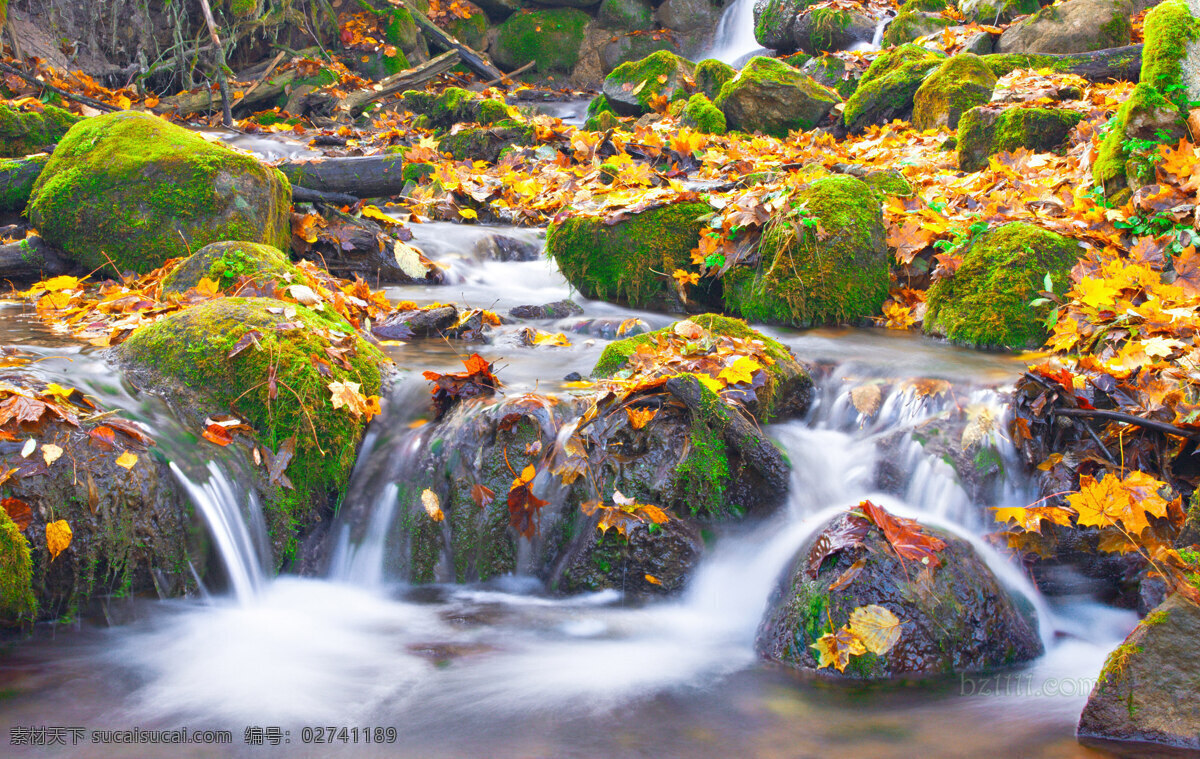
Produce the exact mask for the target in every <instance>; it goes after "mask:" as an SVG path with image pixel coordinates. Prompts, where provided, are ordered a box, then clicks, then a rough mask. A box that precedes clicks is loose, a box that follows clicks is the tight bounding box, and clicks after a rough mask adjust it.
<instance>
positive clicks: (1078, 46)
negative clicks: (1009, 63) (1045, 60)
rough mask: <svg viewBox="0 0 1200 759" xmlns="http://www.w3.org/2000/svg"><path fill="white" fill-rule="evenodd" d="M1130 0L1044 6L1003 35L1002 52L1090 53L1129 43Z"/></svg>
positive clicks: (1077, 0) (1072, 1)
mask: <svg viewBox="0 0 1200 759" xmlns="http://www.w3.org/2000/svg"><path fill="white" fill-rule="evenodd" d="M1132 15H1133V13H1132V7H1131V6H1130V4H1129V0H1067V1H1066V2H1064V3H1062V4H1060V5H1053V6H1049V7H1047V8H1043V9H1042V10H1040V11H1038V12H1037V14H1036V15H1034V16H1031V17H1029V18H1027V19H1025V20H1024V21H1021V22H1018V23H1016V24H1013V25H1012V26H1010V27H1009V28H1008V29H1006V30H1005V32H1004V34H1002V35H1000V41H999V43H997V46H996V52H998V53H1053V54H1056V55H1062V54H1066V53H1088V52H1091V51H1093V50H1103V49H1105V48H1112V47H1122V46H1123V45H1128V44H1129V40H1130V32H1131V29H1132V27H1131V26H1130V23H1129V18H1130V16H1132Z"/></svg>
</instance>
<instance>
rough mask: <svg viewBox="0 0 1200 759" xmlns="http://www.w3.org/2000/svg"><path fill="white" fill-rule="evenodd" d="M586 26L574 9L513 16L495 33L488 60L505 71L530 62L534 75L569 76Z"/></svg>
mask: <svg viewBox="0 0 1200 759" xmlns="http://www.w3.org/2000/svg"><path fill="white" fill-rule="evenodd" d="M588 4H589V5H593V4H594V3H588ZM590 22H591V17H590V16H588V15H587V14H586V13H584V12H583V11H581V10H576V9H574V8H558V9H554V10H535V11H522V12H520V13H515V14H513V15H512V16H509V18H508V20H507V21H505V22H504V23H502V24H500V26H499V27H498V28H497V29H496V37H495V39H494V40H493V41H492V47H491V53H492V59H493V60H494V61H495V62H496V63H497V64H499V65H500V66H503V67H504V68H506V69H509V70H511V69H515V68H519V67H521V66H524V65H525V64H527V63H529V62H531V61H532V62H533V63H535V64H536V65H537V70H538V73H542V74H546V73H551V72H562V73H566V72H569V71H570V70H571V69H573V68H574V67H575V64H576V63H578V62H579V58H580V51H581V49H582V46H583V41H584V38H585V37H586V36H587V30H588V25H589V23H590Z"/></svg>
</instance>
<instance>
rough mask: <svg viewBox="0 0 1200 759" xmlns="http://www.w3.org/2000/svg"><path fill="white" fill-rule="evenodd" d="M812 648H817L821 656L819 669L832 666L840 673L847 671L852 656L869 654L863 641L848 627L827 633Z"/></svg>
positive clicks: (818, 662)
mask: <svg viewBox="0 0 1200 759" xmlns="http://www.w3.org/2000/svg"><path fill="white" fill-rule="evenodd" d="M810 648H815V649H816V650H817V653H818V654H819V657H818V660H817V669H823V668H825V667H828V666H829V665H831V664H832V665H833V666H834V667H835V668H837V671H838V672H845V671H846V665H847V664H849V663H850V657H851V656H856V655H860V654H865V653H866V652H867V647H866V646H864V645H863V642H862V639H861V638H859V637H858V636H857V635H855V634H854V633H853V632H852V631H851V630H850V629H849V628H848V627H842V628H841V629H839V630H838V631H837V632H832V633H825V634H824V635H822V636H821V637H820V638H818V639H817V642H816V643H813V644H812V645H811V646H810Z"/></svg>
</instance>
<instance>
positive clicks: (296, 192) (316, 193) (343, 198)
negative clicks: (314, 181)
mask: <svg viewBox="0 0 1200 759" xmlns="http://www.w3.org/2000/svg"><path fill="white" fill-rule="evenodd" d="M358 201H359V198H358V196H356V195H348V194H346V193H344V192H326V191H324V190H313V189H310V188H308V187H299V186H297V185H292V202H294V203H328V204H329V205H332V206H352V205H354V204H355V203H357V202H358Z"/></svg>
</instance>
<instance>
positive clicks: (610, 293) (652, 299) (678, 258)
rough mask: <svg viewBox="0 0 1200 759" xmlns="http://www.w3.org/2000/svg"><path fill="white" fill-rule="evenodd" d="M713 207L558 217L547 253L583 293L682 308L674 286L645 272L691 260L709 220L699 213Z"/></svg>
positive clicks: (668, 268) (676, 206) (671, 268)
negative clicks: (610, 220)
mask: <svg viewBox="0 0 1200 759" xmlns="http://www.w3.org/2000/svg"><path fill="white" fill-rule="evenodd" d="M709 212H710V209H709V206H708V204H706V203H677V204H674V205H668V206H662V207H659V208H655V209H652V210H649V211H644V212H642V213H639V214H635V215H632V216H630V217H628V218H627V219H624V220H622V221H620V222H618V223H616V224H606V223H605V222H604V220H602V219H600V218H597V217H585V216H577V217H574V218H568V219H564V220H562V221H556V222H554V223H552V224H551V225H550V228H549V229H548V230H547V232H546V254H547V255H548V256H549V257H550V258H553V259H554V260H555V262H556V263H557V264H558V268H559V270H560V271H561V272H562V274H563V276H564V277H566V278H567V281H569V282H570V283H571V285H572V286H573V287H575V288H576V289H577V290H579V292H580V293H581V294H582V295H583V296H584V297H587V298H596V299H599V300H609V301H614V302H618V303H627V304H628V305H630V306H633V307H634V308H655V309H660V310H668V311H682V310H683V304H682V303H681V302H680V300H679V296H678V294H677V292H676V290H675V289H674V288H673V287H671V286H670V285H669V284H668V283H667V282H666V281H665V280H664V279H663V278H662V277H648V276H646V272H648V271H650V270H651V269H653V270H655V271H667V272H670V271H674V270H675V269H678V268H682V267H684V266H687V265H688V262H689V261H690V260H691V251H692V249H693V248H695V247H696V246H697V245H699V242H700V231H701V230H702V229H703V228H704V226H705V224H704V222H702V221H700V217H701V216H703V215H704V214H707V213H709ZM696 289H700V288H696ZM703 297H704V296H703V293H698V294H697V295H696V297H695V299H696V300H700V301H701V302H703Z"/></svg>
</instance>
